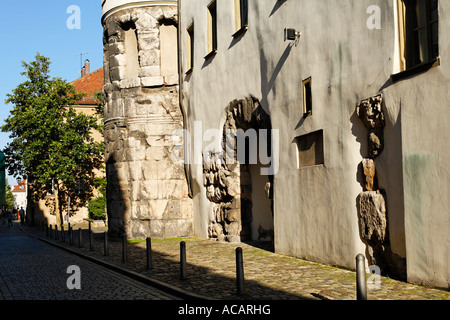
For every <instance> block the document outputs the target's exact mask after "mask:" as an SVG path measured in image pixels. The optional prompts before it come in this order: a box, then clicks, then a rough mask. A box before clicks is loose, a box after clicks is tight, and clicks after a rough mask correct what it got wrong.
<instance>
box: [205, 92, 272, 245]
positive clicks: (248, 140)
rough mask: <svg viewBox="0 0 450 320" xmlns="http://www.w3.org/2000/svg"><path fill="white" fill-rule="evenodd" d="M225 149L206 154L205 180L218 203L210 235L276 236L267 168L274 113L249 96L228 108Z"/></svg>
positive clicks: (240, 238)
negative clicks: (269, 113) (271, 117)
mask: <svg viewBox="0 0 450 320" xmlns="http://www.w3.org/2000/svg"><path fill="white" fill-rule="evenodd" d="M225 112H226V121H225V124H224V127H223V139H222V150H221V152H216V153H214V152H207V153H205V154H204V155H203V183H204V186H205V187H206V195H207V197H208V199H209V200H210V201H211V202H213V203H215V205H214V209H213V212H211V215H210V221H209V230H208V232H209V236H210V238H214V239H218V240H219V241H229V242H240V241H250V240H257V241H273V230H274V227H273V196H272V194H273V192H272V190H273V175H267V174H266V173H264V170H262V169H264V168H265V167H266V166H268V165H270V163H267V161H266V160H267V158H269V157H270V156H271V151H270V150H271V141H272V139H271V122H270V116H269V115H268V114H267V113H266V112H265V111H264V110H263V108H262V107H261V105H260V104H259V101H258V100H257V99H256V98H254V97H252V96H250V97H248V98H245V99H241V100H234V101H233V102H231V103H230V104H229V105H228V107H227V108H226V111H225Z"/></svg>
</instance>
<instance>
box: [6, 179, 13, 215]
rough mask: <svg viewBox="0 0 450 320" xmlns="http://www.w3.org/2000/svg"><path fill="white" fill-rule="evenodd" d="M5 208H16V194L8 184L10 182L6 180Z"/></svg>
mask: <svg viewBox="0 0 450 320" xmlns="http://www.w3.org/2000/svg"><path fill="white" fill-rule="evenodd" d="M5 193H6V195H5V200H6V203H5V208H6V209H13V208H14V194H13V193H12V191H11V186H10V185H9V183H8V180H6V189H5Z"/></svg>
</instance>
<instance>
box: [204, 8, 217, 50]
mask: <svg viewBox="0 0 450 320" xmlns="http://www.w3.org/2000/svg"><path fill="white" fill-rule="evenodd" d="M216 51H217V9H216V0H214V1H213V2H211V4H210V5H209V6H208V55H207V56H206V57H205V58H209V56H210V54H211V53H215V52H216Z"/></svg>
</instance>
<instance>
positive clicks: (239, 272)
mask: <svg viewBox="0 0 450 320" xmlns="http://www.w3.org/2000/svg"><path fill="white" fill-rule="evenodd" d="M236 289H237V294H239V295H241V294H244V259H243V256H242V248H240V247H239V248H236Z"/></svg>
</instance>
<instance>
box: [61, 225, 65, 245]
mask: <svg viewBox="0 0 450 320" xmlns="http://www.w3.org/2000/svg"><path fill="white" fill-rule="evenodd" d="M61 241H62V242H65V241H66V237H65V234H64V226H63V225H61Z"/></svg>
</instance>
